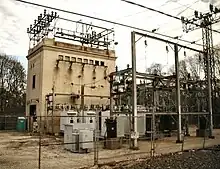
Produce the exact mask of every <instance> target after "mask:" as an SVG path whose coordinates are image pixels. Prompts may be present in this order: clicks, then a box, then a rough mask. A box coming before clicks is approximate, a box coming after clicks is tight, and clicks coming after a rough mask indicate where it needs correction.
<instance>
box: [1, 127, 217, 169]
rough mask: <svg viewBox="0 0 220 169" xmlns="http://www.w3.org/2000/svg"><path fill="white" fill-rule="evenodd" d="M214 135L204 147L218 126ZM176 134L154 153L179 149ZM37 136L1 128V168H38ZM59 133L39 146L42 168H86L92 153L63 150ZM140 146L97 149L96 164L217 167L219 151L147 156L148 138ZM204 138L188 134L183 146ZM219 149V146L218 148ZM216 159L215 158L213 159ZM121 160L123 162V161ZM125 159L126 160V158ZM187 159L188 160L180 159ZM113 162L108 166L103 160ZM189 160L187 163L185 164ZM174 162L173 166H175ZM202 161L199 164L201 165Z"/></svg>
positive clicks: (197, 145)
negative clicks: (97, 162) (188, 136)
mask: <svg viewBox="0 0 220 169" xmlns="http://www.w3.org/2000/svg"><path fill="white" fill-rule="evenodd" d="M215 136H216V138H215V139H209V140H206V144H205V145H206V147H211V146H213V145H217V144H219V143H220V130H216V131H215ZM175 140H176V137H172V138H164V139H163V140H158V141H157V143H156V146H157V147H156V155H159V154H165V153H166V154H167V153H174V152H176V151H180V150H181V144H176V143H175ZM38 141H39V139H38V136H31V135H30V134H28V133H17V132H0V169H22V168H24V169H35V168H38V150H39V147H38ZM62 142H63V140H62V138H60V137H51V136H43V137H42V144H43V145H45V146H42V149H41V152H42V153H41V169H60V168H65V169H79V168H83V167H84V168H89V166H93V164H94V153H93V152H91V153H88V154H78V153H71V152H69V151H66V150H64V147H63V145H48V144H62ZM139 145H140V150H138V151H132V150H130V149H128V148H127V147H123V148H121V149H118V150H105V149H102V148H101V147H100V149H99V164H103V165H104V164H105V166H102V167H101V168H102V169H110V168H115V169H120V168H121V169H123V168H125V169H126V168H127V169H133V168H134V169H139V168H152V169H154V168H171V169H172V168H180V169H181V168H183V169H184V168H192V169H194V168H196V167H197V168H208V167H203V165H206V164H209V165H212V166H211V167H209V168H213V169H215V168H218V169H219V168H220V165H219V162H218V161H220V160H219V159H220V152H217V151H215V152H213V153H212V152H211V151H206V152H204V151H198V152H197V151H195V152H185V153H182V154H178V153H177V154H169V155H165V156H163V157H161V156H157V157H155V158H154V160H148V158H149V150H150V142H148V141H140V142H139ZM202 145H203V138H195V137H190V138H187V139H186V142H185V143H184V150H186V149H192V148H194V149H196V148H201V147H202ZM219 149H220V148H219ZM216 159H217V160H216ZM122 161H124V162H122ZM125 161H127V162H125ZM183 161H187V163H183ZM110 163H111V164H114V165H110V166H107V165H106V164H110ZM188 163H189V164H188ZM174 164H175V166H174ZM200 164H201V166H200Z"/></svg>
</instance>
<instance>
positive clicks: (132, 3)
mask: <svg viewBox="0 0 220 169" xmlns="http://www.w3.org/2000/svg"><path fill="white" fill-rule="evenodd" d="M121 1H123V2H126V3H129V4H131V5H135V6H139V7H141V8H145V9H148V10H151V11H154V12H157V13H160V14H162V15H165V16H168V17H171V18H174V19H177V20H180V21H181V18H179V17H177V16H173V15H171V14H168V13H165V12H162V11H159V10H156V9H153V8H150V7H147V6H144V5H141V4H138V3H135V2H131V1H128V0H121ZM190 24H193V25H195V26H199V27H200V25H199V24H196V23H194V22H190ZM209 30H210V29H209ZM211 31H213V32H215V33H220V32H219V31H217V30H213V29H212V30H211Z"/></svg>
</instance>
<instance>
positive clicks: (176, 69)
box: [174, 44, 182, 143]
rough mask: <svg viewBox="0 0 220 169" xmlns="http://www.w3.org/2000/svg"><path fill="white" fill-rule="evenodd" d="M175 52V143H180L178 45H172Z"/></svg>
mask: <svg viewBox="0 0 220 169" xmlns="http://www.w3.org/2000/svg"><path fill="white" fill-rule="evenodd" d="M174 52H175V71H176V109H177V113H178V134H177V141H176V142H177V143H180V142H182V125H181V122H182V117H181V103H180V78H179V56H178V52H179V51H178V45H177V44H175V45H174Z"/></svg>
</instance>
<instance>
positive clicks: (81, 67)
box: [26, 11, 116, 132]
mask: <svg viewBox="0 0 220 169" xmlns="http://www.w3.org/2000/svg"><path fill="white" fill-rule="evenodd" d="M57 17H58V16H57V14H56V13H52V14H46V11H45V12H44V14H43V15H42V14H41V15H40V16H39V17H38V20H37V21H35V25H31V26H30V28H28V34H29V36H30V42H31V43H32V46H31V47H30V49H29V51H28V56H27V59H28V76H27V100H26V113H27V116H28V117H29V120H28V121H29V124H28V126H29V130H32V128H33V122H34V121H36V120H39V118H38V117H40V116H41V119H40V120H41V121H42V125H43V126H44V127H45V128H47V131H51V130H53V132H59V130H60V118H59V117H58V116H60V115H61V112H62V111H68V110H73V111H76V112H79V110H80V109H83V110H85V111H88V110H93V109H95V108H98V107H99V108H102V109H106V108H108V107H109V104H110V103H109V97H110V90H109V82H108V80H109V79H108V74H110V73H111V72H113V71H114V70H115V61H116V55H115V51H114V50H111V49H110V43H111V42H113V40H112V39H110V34H113V33H114V31H113V30H112V29H111V30H109V29H106V28H102V27H96V26H94V25H91V24H86V23H82V22H77V23H76V25H75V26H76V27H78V30H74V31H72V30H65V29H62V28H57V27H54V26H53V27H51V30H53V31H52V32H53V35H52V38H50V37H49V36H48V34H49V33H50V30H48V29H49V28H50V23H52V22H53V20H55V19H57ZM45 22H47V24H42V23H45ZM42 25H44V26H42ZM45 30H47V31H46V33H45ZM42 32H44V33H42ZM59 39H61V41H59ZM33 44H34V45H33ZM78 115H82V114H78ZM38 125H39V124H38ZM52 126H53V128H52Z"/></svg>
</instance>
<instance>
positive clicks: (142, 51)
mask: <svg viewBox="0 0 220 169" xmlns="http://www.w3.org/2000/svg"><path fill="white" fill-rule="evenodd" d="M27 1H30V2H34V3H39V4H42V5H47V6H52V7H55V8H61V9H65V10H69V11H74V12H78V13H83V14H86V15H90V16H95V17H100V18H104V19H108V20H111V21H117V22H121V23H124V24H128V25H132V26H135V27H140V28H143V29H147V30H152V29H155V28H159V29H158V30H157V32H158V33H163V34H166V35H171V36H182V39H186V40H189V41H195V40H199V41H198V42H197V43H200V44H202V41H201V40H200V39H201V30H197V31H193V32H191V33H188V34H185V33H183V31H182V24H181V22H180V21H178V20H175V19H172V18H169V17H167V16H163V15H161V14H158V13H155V12H152V11H148V10H146V9H143V8H140V7H136V6H133V5H130V4H127V3H125V2H121V1H120V0H27ZM133 1H135V2H137V3H139V4H142V5H145V6H148V7H151V8H155V9H158V10H161V11H164V12H166V13H169V14H172V15H175V16H179V17H180V16H185V17H192V16H193V14H194V10H198V11H199V12H207V11H208V10H209V3H210V2H211V3H214V4H215V5H216V6H218V7H219V5H220V2H219V0H215V1H213V0H154V1H153V0H133ZM43 10H44V9H43V8H40V7H34V6H31V5H27V4H23V3H20V2H15V0H0V25H1V27H0V52H3V53H6V54H8V55H15V56H17V57H18V59H19V60H20V61H21V62H22V63H23V64H24V65H25V67H26V64H27V61H26V55H27V52H28V48H29V39H28V35H27V33H26V30H27V27H29V25H30V24H32V23H33V21H34V19H36V18H37V16H38V15H39V14H40V13H42V12H43ZM58 14H59V15H60V16H61V17H65V18H69V19H73V20H79V19H82V21H84V22H88V23H90V22H92V23H93V24H96V25H101V26H104V27H107V28H114V29H115V39H116V41H117V42H118V45H117V46H116V47H115V50H116V55H117V57H118V59H117V65H118V66H119V68H125V67H126V64H127V63H131V61H130V60H131V57H130V56H131V54H130V53H131V49H130V39H131V38H130V32H131V31H132V30H131V29H128V28H124V27H120V26H117V25H113V24H108V23H105V22H100V21H96V20H91V19H88V18H83V17H79V16H75V15H70V14H66V13H62V12H58ZM213 29H215V30H218V29H220V27H219V24H216V25H214V26H213ZM213 37H214V43H215V44H218V43H219V41H220V34H216V33H213ZM144 40H145V39H144V38H142V39H141V40H140V41H138V42H137V57H138V59H137V60H138V63H137V67H138V70H139V71H144V70H145V68H146V67H147V66H149V65H150V64H151V63H153V62H156V63H162V64H164V65H167V64H169V65H170V64H172V63H173V62H174V58H173V52H172V49H170V50H169V53H168V54H167V53H166V48H165V46H166V44H164V43H160V42H156V41H154V40H149V39H146V40H147V44H148V46H147V47H145V45H144ZM180 43H181V42H180ZM185 45H190V44H185ZM191 47H194V48H198V49H199V48H200V49H201V47H199V46H194V45H191ZM183 51H184V49H182V50H181V51H180V57H181V58H183V57H184V56H183ZM186 53H187V55H193V53H192V52H190V51H186Z"/></svg>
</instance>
